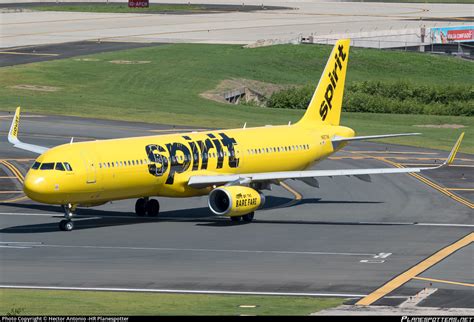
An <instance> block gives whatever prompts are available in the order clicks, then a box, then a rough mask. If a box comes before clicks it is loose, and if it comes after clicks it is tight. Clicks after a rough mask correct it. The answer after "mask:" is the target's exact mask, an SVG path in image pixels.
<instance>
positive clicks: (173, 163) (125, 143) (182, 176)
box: [8, 39, 462, 231]
mask: <svg viewBox="0 0 474 322" xmlns="http://www.w3.org/2000/svg"><path fill="white" fill-rule="evenodd" d="M349 45H350V40H349V39H346V40H339V41H338V42H337V43H336V44H335V46H334V48H333V50H332V53H331V56H330V57H329V60H328V62H327V64H326V67H325V69H324V72H323V75H322V77H321V79H320V81H319V83H318V86H317V88H316V90H315V92H314V95H313V97H312V99H311V102H310V104H309V106H308V109H307V111H306V113H305V114H304V116H303V117H302V119H301V120H300V121H299V122H297V123H296V124H293V125H281V126H265V127H256V128H241V129H232V130H212V131H206V132H192V133H181V134H172V135H159V136H145V137H132V138H124V139H111V140H97V141H91V142H77V143H72V142H71V143H69V144H63V145H60V146H56V147H53V148H46V147H41V146H36V145H31V144H27V143H23V142H21V141H20V140H19V139H18V128H19V122H20V108H19V107H18V108H17V111H16V113H15V116H14V119H13V122H12V126H11V129H10V132H9V136H8V139H9V141H10V142H11V143H12V144H14V146H15V147H18V148H21V149H24V150H28V151H31V152H35V153H38V154H41V155H40V156H39V157H38V158H37V159H36V161H35V162H34V164H33V166H32V167H31V169H30V170H29V171H28V173H27V175H26V177H25V182H24V192H25V194H26V195H27V196H28V197H30V198H31V199H33V200H35V201H38V202H41V203H47V204H57V205H62V206H63V207H64V211H65V219H64V220H62V221H61V222H60V225H59V226H60V229H61V230H66V231H69V230H72V229H73V222H72V220H71V218H72V216H73V213H74V211H75V209H76V207H77V206H96V205H101V204H104V203H107V202H109V201H113V200H121V199H130V198H137V202H136V205H135V212H136V214H137V215H139V216H145V215H147V216H157V215H158V213H159V203H158V201H157V200H156V199H152V198H151V197H154V196H167V197H191V196H199V195H209V207H210V209H211V210H212V211H213V213H214V214H216V215H221V216H228V217H230V218H231V219H232V220H233V221H239V220H245V221H252V219H253V217H254V212H255V210H257V209H258V208H260V207H262V206H263V204H264V202H265V196H264V194H263V193H262V191H263V190H265V189H268V188H269V187H270V185H271V184H278V183H279V182H280V181H282V180H285V179H290V178H292V179H300V180H302V181H303V182H307V183H308V182H310V180H313V182H314V181H315V180H316V178H318V177H326V176H339V175H344V176H356V177H358V178H362V179H366V178H368V177H369V175H371V174H383V173H407V172H418V171H422V170H429V169H434V168H382V169H337V170H306V169H308V168H309V167H310V166H311V165H313V164H314V163H316V162H318V161H320V160H322V159H324V158H326V157H328V156H329V155H331V154H333V153H334V152H336V151H337V150H339V149H341V148H342V147H343V146H344V145H346V144H347V143H348V142H350V141H353V140H366V139H375V138H381V137H391V136H402V135H416V134H418V133H408V134H389V135H378V136H362V137H356V136H354V135H355V133H354V131H353V130H352V129H350V128H348V127H344V126H340V125H339V121H340V115H341V108H342V98H343V91H344V83H345V78H346V73H347V66H348V60H349ZM461 139H462V137H460V138H459V140H458V142H457V143H456V145H455V147H454V148H453V151H452V153H451V155H450V156H449V158H448V160H447V162H446V163H445V164H448V163H451V162H452V161H453V160H454V156H455V153H456V151H457V149H458V148H459V145H460V142H461ZM445 164H443V165H442V166H444V165H445ZM316 182H317V181H316Z"/></svg>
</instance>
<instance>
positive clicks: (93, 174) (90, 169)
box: [82, 151, 97, 184]
mask: <svg viewBox="0 0 474 322" xmlns="http://www.w3.org/2000/svg"><path fill="white" fill-rule="evenodd" d="M82 159H83V161H84V167H85V169H86V183H90V184H92V183H96V181H97V164H96V160H95V156H94V154H93V153H91V152H90V151H82Z"/></svg>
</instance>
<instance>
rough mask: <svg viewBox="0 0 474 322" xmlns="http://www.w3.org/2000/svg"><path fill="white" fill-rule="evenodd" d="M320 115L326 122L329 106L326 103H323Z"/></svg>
mask: <svg viewBox="0 0 474 322" xmlns="http://www.w3.org/2000/svg"><path fill="white" fill-rule="evenodd" d="M319 115H320V116H321V119H322V120H323V121H324V120H325V119H326V116H328V106H327V104H326V102H325V101H322V102H321V107H320V109H319Z"/></svg>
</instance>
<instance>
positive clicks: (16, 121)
mask: <svg viewBox="0 0 474 322" xmlns="http://www.w3.org/2000/svg"><path fill="white" fill-rule="evenodd" d="M19 128H20V107H19V106H18V107H17V108H16V111H15V116H14V117H13V121H12V125H11V126H10V131H9V132H8V142H10V143H11V144H13V146H14V147H15V148H19V149H22V150H26V151H30V152H34V153H37V154H43V153H44V152H46V151H47V150H48V148H46V147H44V146H39V145H34V144H28V143H23V142H21V141H20V140H19V139H18V130H19Z"/></svg>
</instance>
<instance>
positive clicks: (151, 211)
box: [145, 199, 160, 217]
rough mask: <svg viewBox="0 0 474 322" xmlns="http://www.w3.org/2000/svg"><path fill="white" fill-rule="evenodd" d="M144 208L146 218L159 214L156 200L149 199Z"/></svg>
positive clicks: (158, 204)
mask: <svg viewBox="0 0 474 322" xmlns="http://www.w3.org/2000/svg"><path fill="white" fill-rule="evenodd" d="M145 208H146V214H147V216H148V217H156V216H158V213H159V212H160V203H159V202H158V200H156V199H150V200H148V202H147V203H146V206H145Z"/></svg>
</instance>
